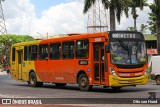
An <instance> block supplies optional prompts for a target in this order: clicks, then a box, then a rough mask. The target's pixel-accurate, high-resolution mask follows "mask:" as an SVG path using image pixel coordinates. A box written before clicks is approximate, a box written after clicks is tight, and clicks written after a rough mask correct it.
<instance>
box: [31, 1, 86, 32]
mask: <svg viewBox="0 0 160 107" xmlns="http://www.w3.org/2000/svg"><path fill="white" fill-rule="evenodd" d="M82 7H83V4H82V3H80V2H70V3H66V4H63V3H62V4H59V5H56V6H52V7H50V8H49V9H47V10H44V11H43V12H42V17H41V18H40V19H36V20H35V22H34V24H33V29H32V31H31V33H32V34H36V32H39V33H41V34H46V33H47V32H48V33H49V34H67V33H76V32H84V31H85V30H84V29H85V26H86V25H85V22H84V19H85V16H84V15H83V12H82Z"/></svg>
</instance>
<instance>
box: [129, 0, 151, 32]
mask: <svg viewBox="0 0 160 107" xmlns="http://www.w3.org/2000/svg"><path fill="white" fill-rule="evenodd" d="M147 1H148V0H131V2H130V4H129V7H131V14H132V16H133V19H134V29H135V30H137V25H136V20H137V17H138V16H139V15H138V14H137V10H136V8H140V10H143V7H144V6H148V4H147Z"/></svg>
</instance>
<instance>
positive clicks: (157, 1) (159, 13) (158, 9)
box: [149, 0, 160, 54]
mask: <svg viewBox="0 0 160 107" xmlns="http://www.w3.org/2000/svg"><path fill="white" fill-rule="evenodd" d="M149 7H150V9H151V11H152V12H153V13H154V14H155V16H156V30H157V41H158V54H160V0H154V4H151V5H150V6H149Z"/></svg>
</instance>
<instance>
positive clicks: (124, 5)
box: [83, 0, 130, 30]
mask: <svg viewBox="0 0 160 107" xmlns="http://www.w3.org/2000/svg"><path fill="white" fill-rule="evenodd" d="M95 1H96V0H85V1H84V10H83V13H87V12H88V10H89V9H90V8H91V6H92V5H94V3H95ZM101 2H102V4H103V5H104V7H105V9H109V10H110V30H115V29H116V25H115V16H116V18H117V21H118V22H119V23H120V19H121V15H122V13H123V12H124V13H125V15H126V17H128V10H129V9H128V4H129V3H130V0H101Z"/></svg>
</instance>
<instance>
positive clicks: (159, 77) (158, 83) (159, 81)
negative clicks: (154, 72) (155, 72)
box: [156, 76, 160, 85]
mask: <svg viewBox="0 0 160 107" xmlns="http://www.w3.org/2000/svg"><path fill="white" fill-rule="evenodd" d="M156 83H157V85H160V76H157V77H156Z"/></svg>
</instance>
